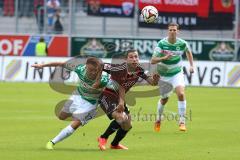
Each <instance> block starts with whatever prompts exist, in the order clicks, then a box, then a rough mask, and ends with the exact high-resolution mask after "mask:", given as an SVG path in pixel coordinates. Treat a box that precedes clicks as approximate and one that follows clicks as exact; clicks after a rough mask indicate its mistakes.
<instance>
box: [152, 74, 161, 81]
mask: <svg viewBox="0 0 240 160" xmlns="http://www.w3.org/2000/svg"><path fill="white" fill-rule="evenodd" d="M159 78H160V76H159V74H157V73H155V74H154V75H153V80H154V81H159Z"/></svg>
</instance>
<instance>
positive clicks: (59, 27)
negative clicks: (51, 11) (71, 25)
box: [54, 9, 63, 34]
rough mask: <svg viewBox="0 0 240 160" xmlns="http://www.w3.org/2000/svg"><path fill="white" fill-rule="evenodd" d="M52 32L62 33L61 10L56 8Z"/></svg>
mask: <svg viewBox="0 0 240 160" xmlns="http://www.w3.org/2000/svg"><path fill="white" fill-rule="evenodd" d="M54 33H55V34H62V33H63V25H62V21H61V10H60V9H58V10H57V12H56V20H55V22H54Z"/></svg>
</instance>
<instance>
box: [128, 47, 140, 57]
mask: <svg viewBox="0 0 240 160" xmlns="http://www.w3.org/2000/svg"><path fill="white" fill-rule="evenodd" d="M132 52H138V51H137V50H136V49H129V50H127V51H126V53H125V58H127V57H128V54H129V53H132Z"/></svg>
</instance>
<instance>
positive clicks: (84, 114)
mask: <svg viewBox="0 0 240 160" xmlns="http://www.w3.org/2000/svg"><path fill="white" fill-rule="evenodd" d="M96 110H97V103H96V104H92V103H90V102H88V101H87V100H85V99H83V98H82V96H81V95H79V93H78V91H75V92H73V94H72V96H71V97H70V98H69V100H68V101H67V102H66V103H65V104H64V107H63V109H62V112H65V113H71V114H72V116H73V118H76V119H78V120H80V121H81V123H82V125H85V124H87V123H88V122H89V120H91V119H93V118H95V116H96Z"/></svg>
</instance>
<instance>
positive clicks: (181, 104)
mask: <svg viewBox="0 0 240 160" xmlns="http://www.w3.org/2000/svg"><path fill="white" fill-rule="evenodd" d="M176 94H177V97H178V113H179V129H180V131H186V122H185V117H186V100H185V93H184V86H178V87H176Z"/></svg>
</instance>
